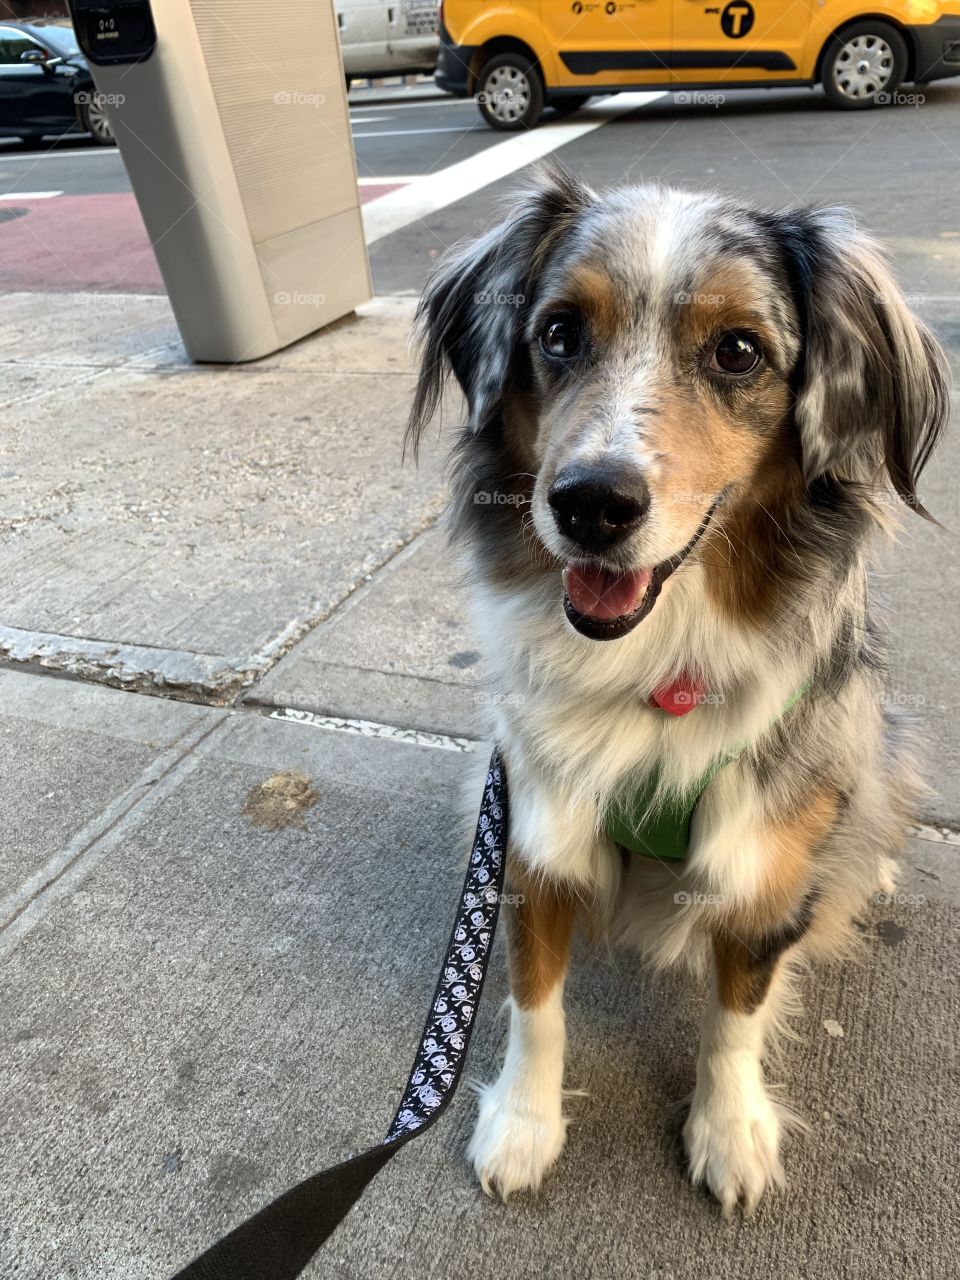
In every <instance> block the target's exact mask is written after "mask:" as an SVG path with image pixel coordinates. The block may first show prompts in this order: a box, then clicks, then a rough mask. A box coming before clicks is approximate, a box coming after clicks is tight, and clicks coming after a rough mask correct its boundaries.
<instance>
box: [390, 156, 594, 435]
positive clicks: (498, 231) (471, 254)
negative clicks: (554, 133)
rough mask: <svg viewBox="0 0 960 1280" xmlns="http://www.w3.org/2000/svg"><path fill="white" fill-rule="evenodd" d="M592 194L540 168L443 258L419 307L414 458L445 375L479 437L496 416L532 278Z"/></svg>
mask: <svg viewBox="0 0 960 1280" xmlns="http://www.w3.org/2000/svg"><path fill="white" fill-rule="evenodd" d="M593 200H594V195H593V192H591V191H590V189H589V188H588V187H585V186H584V185H583V184H582V183H580V182H579V181H578V180H577V179H576V178H574V177H573V175H572V174H569V173H567V171H566V170H564V169H562V168H561V167H560V166H559V165H556V164H550V165H542V166H538V168H537V169H536V170H535V171H534V179H533V185H532V186H531V187H530V188H528V189H527V191H526V192H525V193H524V195H523V196H522V198H521V200H520V202H519V204H518V205H517V206H516V208H515V209H514V210H513V212H512V213H511V215H510V216H509V217H508V218H507V219H506V220H505V221H504V222H502V223H501V224H500V225H499V226H497V227H494V228H493V230H491V231H488V232H487V233H486V234H485V235H483V236H481V237H480V238H479V239H478V240H471V241H465V242H462V243H461V244H457V245H454V246H453V248H452V249H451V250H450V251H449V252H448V253H446V254H445V255H444V257H443V258H442V259H441V261H440V263H439V265H438V267H437V269H436V271H435V272H434V274H433V276H432V277H431V279H430V281H429V282H428V284H427V287H426V290H425V292H424V294H423V297H422V298H421V299H420V305H419V306H418V308H417V317H416V331H417V336H418V338H419V342H420V348H421V359H420V376H419V379H418V382H417V389H416V393H415V395H414V399H413V407H412V409H411V411H410V420H409V422H408V424H407V433H406V438H405V444H404V447H405V448H406V447H407V446H412V447H413V452H414V454H416V452H417V449H418V448H419V444H420V437H421V435H422V433H423V429H424V427H425V426H426V425H427V423H428V422H429V421H430V419H431V418H432V417H433V415H434V413H435V412H436V409H437V406H438V404H439V403H440V397H441V395H442V393H443V386H444V383H445V381H446V377H447V374H448V373H450V372H452V373H453V375H454V377H455V378H456V379H457V382H459V384H460V387H461V388H462V390H463V393H464V395H465V397H466V400H467V408H468V412H469V424H470V427H471V429H472V430H473V431H475V432H479V431H482V430H483V429H484V427H485V426H487V425H488V423H490V421H491V420H492V419H493V418H495V417H496V415H497V413H498V411H499V409H500V406H501V404H502V403H503V399H504V396H505V395H506V393H507V391H508V389H509V387H510V385H511V381H512V378H513V375H514V372H515V370H516V364H517V358H518V355H519V349H520V346H521V342H522V338H523V330H524V321H525V318H526V314H527V311H528V308H529V306H530V303H531V301H532V297H531V295H532V293H533V289H534V284H535V281H536V279H537V277H538V275H539V274H540V272H541V271H542V270H543V266H544V264H545V263H546V261H547V258H548V257H549V255H550V253H551V251H552V250H553V249H554V248H555V247H556V245H557V242H558V240H559V239H560V237H561V236H562V235H563V234H564V232H565V231H567V230H568V229H569V228H570V227H571V226H572V225H573V223H574V222H575V221H576V219H577V218H578V217H579V215H580V214H581V213H582V212H583V211H584V210H585V209H586V208H587V207H589V205H590V204H591V203H592V202H593Z"/></svg>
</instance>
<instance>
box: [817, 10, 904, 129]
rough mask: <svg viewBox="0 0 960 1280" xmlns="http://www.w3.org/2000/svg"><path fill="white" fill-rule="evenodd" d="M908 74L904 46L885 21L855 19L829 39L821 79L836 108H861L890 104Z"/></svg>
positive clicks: (898, 33)
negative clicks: (853, 22)
mask: <svg viewBox="0 0 960 1280" xmlns="http://www.w3.org/2000/svg"><path fill="white" fill-rule="evenodd" d="M906 74H907V46H906V44H905V43H904V40H903V36H901V34H900V32H899V31H897V30H896V28H894V27H891V26H888V25H887V24H886V23H885V22H879V21H876V22H875V21H873V20H872V19H870V20H869V21H866V22H858V23H856V24H855V25H854V26H852V27H848V28H847V29H846V31H841V32H840V34H839V35H835V36H833V37H832V38H831V41H830V44H829V45H828V46H827V52H826V54H825V55H824V59H823V71H822V73H821V79H822V81H823V89H824V92H825V93H826V95H827V98H828V99H829V100H830V102H831V103H832V104H833V105H834V106H835V107H844V108H846V109H847V110H853V111H860V110H863V108H864V107H877V106H883V105H884V104H885V103H889V102H890V101H891V100H892V98H893V95H894V94H895V93H896V91H897V89H899V87H900V85H901V84H902V83H903V78H904V76H905V75H906Z"/></svg>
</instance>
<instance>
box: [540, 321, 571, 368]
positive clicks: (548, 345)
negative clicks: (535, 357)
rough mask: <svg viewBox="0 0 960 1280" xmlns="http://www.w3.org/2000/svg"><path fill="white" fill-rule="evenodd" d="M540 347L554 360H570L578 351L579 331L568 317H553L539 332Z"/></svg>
mask: <svg viewBox="0 0 960 1280" xmlns="http://www.w3.org/2000/svg"><path fill="white" fill-rule="evenodd" d="M540 347H541V349H542V350H543V352H544V354H545V355H548V356H552V357H553V359H554V360H572V359H573V357H574V356H575V355H576V354H577V353H578V352H579V350H580V329H579V327H578V325H577V323H576V321H575V320H572V319H571V318H570V317H569V316H555V317H554V318H553V319H552V320H548V321H547V323H546V324H545V325H544V326H543V328H542V329H541V330H540Z"/></svg>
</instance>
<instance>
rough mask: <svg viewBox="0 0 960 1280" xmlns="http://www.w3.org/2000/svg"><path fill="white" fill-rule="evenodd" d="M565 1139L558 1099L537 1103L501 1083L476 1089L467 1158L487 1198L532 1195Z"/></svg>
mask: <svg viewBox="0 0 960 1280" xmlns="http://www.w3.org/2000/svg"><path fill="white" fill-rule="evenodd" d="M566 1136H567V1121H566V1119H565V1118H564V1115H563V1111H562V1107H561V1099H560V1098H557V1100H556V1103H555V1104H553V1103H546V1102H542V1101H541V1102H540V1103H539V1104H535V1103H534V1102H532V1101H531V1099H530V1098H529V1097H528V1096H525V1091H522V1090H521V1089H519V1088H518V1087H517V1085H513V1086H512V1087H511V1086H510V1085H509V1084H506V1083H505V1082H504V1079H503V1077H502V1076H501V1078H500V1079H499V1080H498V1081H497V1083H496V1084H492V1085H487V1086H486V1087H485V1088H483V1089H481V1090H480V1113H479V1115H478V1116H477V1124H476V1128H475V1129H474V1131H473V1137H472V1138H471V1140H470V1146H469V1148H468V1152H467V1153H468V1155H469V1157H470V1159H471V1160H472V1161H473V1167H474V1169H475V1170H476V1172H477V1177H478V1178H479V1179H480V1185H481V1186H482V1187H483V1189H484V1191H485V1192H486V1193H487V1195H492V1194H493V1192H494V1189H496V1191H497V1192H498V1193H499V1194H500V1196H501V1197H502V1198H503V1199H504V1200H506V1198H507V1196H509V1195H510V1194H511V1192H513V1191H536V1190H537V1188H538V1187H539V1186H540V1183H541V1182H542V1181H543V1175H544V1174H545V1173H546V1172H547V1170H548V1169H549V1168H550V1166H551V1165H552V1164H554V1162H555V1161H556V1159H557V1157H558V1156H559V1154H560V1152H561V1151H562V1150H563V1144H564V1141H565V1140H566Z"/></svg>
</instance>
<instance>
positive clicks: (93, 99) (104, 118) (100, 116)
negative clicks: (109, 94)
mask: <svg viewBox="0 0 960 1280" xmlns="http://www.w3.org/2000/svg"><path fill="white" fill-rule="evenodd" d="M88 98H89V101H87V102H84V103H83V104H82V106H81V107H80V124H81V126H82V127H83V128H84V129H86V131H87V133H89V135H90V137H91V138H92V139H93V141H94V142H95V143H96V144H97V146H98V147H112V146H115V145H116V141H117V140H116V138H115V137H114V135H113V129H112V127H111V125H110V119H109V117H108V115H107V112H106V108H105V107H104V105H103V103H102V101H101V100H100V96H99V94H96V93H91V94H89V95H88Z"/></svg>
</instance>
